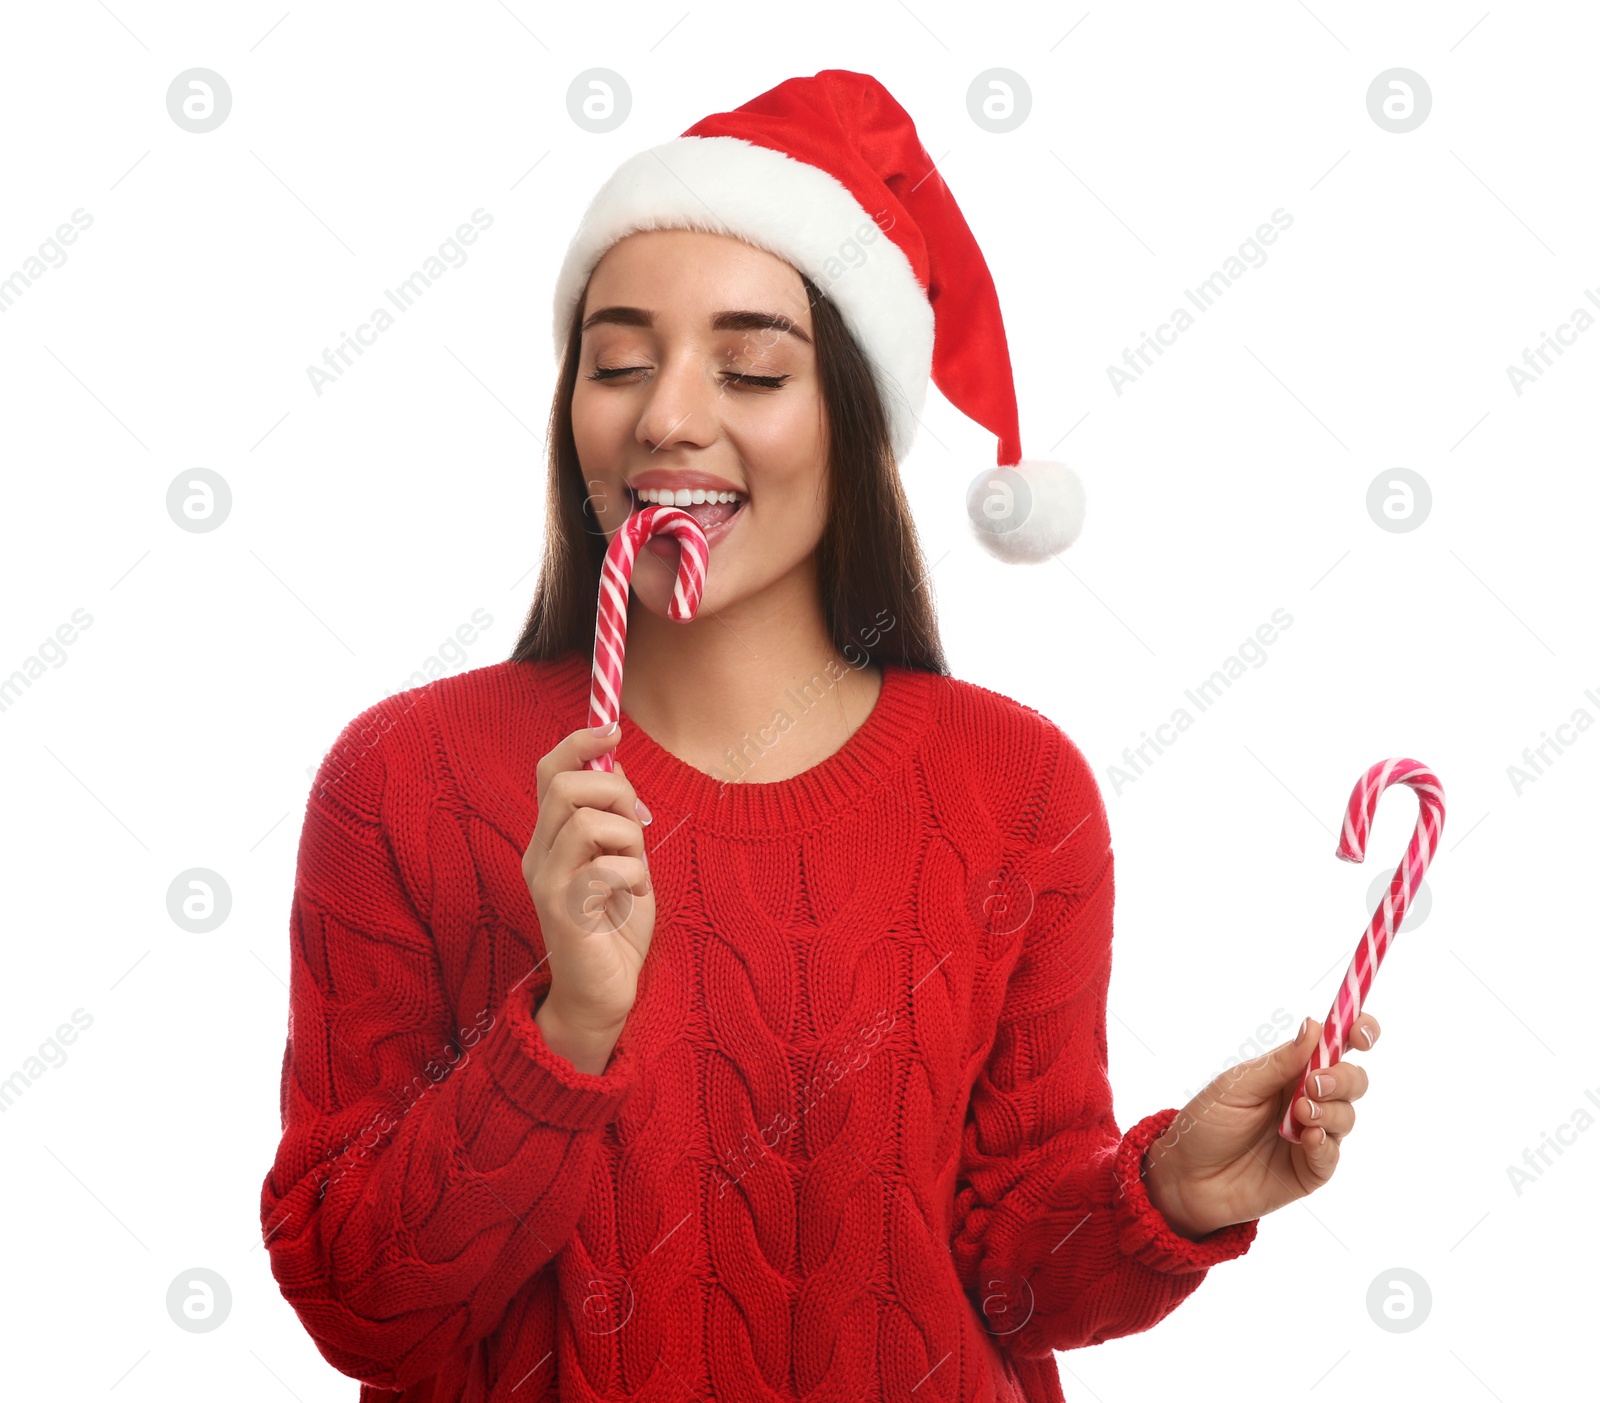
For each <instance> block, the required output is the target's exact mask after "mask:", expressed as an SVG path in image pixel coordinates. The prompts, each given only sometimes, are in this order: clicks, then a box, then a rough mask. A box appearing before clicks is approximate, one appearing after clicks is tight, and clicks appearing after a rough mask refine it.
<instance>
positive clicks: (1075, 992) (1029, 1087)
mask: <svg viewBox="0 0 1600 1403" xmlns="http://www.w3.org/2000/svg"><path fill="white" fill-rule="evenodd" d="M1052 729H1053V730H1054V728H1052ZM1040 770H1041V773H1042V774H1047V775H1049V779H1048V780H1047V782H1046V784H1047V798H1046V801H1045V813H1044V817H1043V820H1042V822H1041V824H1040V832H1039V835H1038V837H1037V839H1036V840H1035V841H1034V843H1033V844H1032V846H1031V847H1030V849H1029V852H1028V853H1027V854H1025V855H1024V857H1023V858H1022V859H1021V862H1020V864H1019V870H1020V872H1021V874H1022V875H1024V876H1025V878H1026V880H1027V881H1028V884H1029V886H1030V887H1031V888H1032V891H1033V896H1034V905H1033V909H1032V912H1031V914H1030V916H1029V918H1028V920H1027V922H1026V924H1025V926H1024V928H1023V931H1022V935H1021V939H1022V948H1021V950H1020V952H1019V955H1018V957H1017V963H1016V965H1015V966H1014V968H1013V970H1012V974H1011V978H1010V982H1009V983H1008V985H1007V989H1006V995H1005V1002H1004V1006H1003V1009H1002V1012H1001V1017H1000V1025H999V1029H998V1032H997V1035H996V1038H995V1042H994V1044H993V1047H992V1050H991V1052H990V1055H989V1058H988V1060H987V1063H986V1065H985V1067H984V1068H983V1070H982V1071H981V1072H980V1074H979V1077H978V1079H977V1082H976V1084H975V1085H974V1088H973V1093H972V1097H971V1101H970V1104H969V1108H968V1115H967V1121H966V1125H965V1127H964V1133H963V1141H962V1151H961V1163H960V1169H959V1171H958V1176H957V1183H956V1190H957V1192H956V1205H955V1233H954V1239H953V1242H952V1248H951V1250H952V1255H953V1257H954V1259H955V1262H956V1267H957V1271H958V1274H959V1275H960V1277H961V1279H962V1282H963V1285H964V1286H965V1288H966V1290H967V1291H968V1293H969V1295H970V1296H971V1297H972V1299H973V1302H974V1305H975V1306H976V1307H977V1309H978V1310H979V1312H980V1316H981V1318H982V1319H983V1321H984V1324H985V1328H986V1329H988V1330H989V1331H990V1332H991V1333H992V1334H993V1335H994V1336H995V1338H996V1342H997V1343H998V1344H1000V1345H1001V1346H1002V1347H1004V1348H1005V1349H1007V1350H1008V1351H1009V1352H1010V1353H1012V1354H1013V1355H1015V1356H1016V1357H1017V1358H1026V1359H1047V1358H1049V1356H1050V1353H1051V1352H1052V1351H1053V1350H1068V1349H1077V1348H1080V1347H1082V1346H1084V1345H1092V1344H1098V1343H1099V1342H1100V1341H1101V1340H1106V1339H1111V1338H1113V1337H1115V1336H1118V1335H1129V1334H1134V1333H1137V1332H1138V1331H1141V1330H1148V1329H1150V1328H1151V1327H1152V1326H1153V1325H1155V1324H1156V1323H1157V1322H1159V1321H1160V1320H1162V1319H1163V1318H1164V1317H1165V1316H1167V1315H1169V1314H1170V1313H1171V1312H1172V1311H1173V1310H1174V1309H1176V1308H1177V1306H1178V1305H1179V1304H1180V1303H1181V1302H1182V1301H1183V1300H1184V1299H1185V1298H1186V1297H1187V1296H1189V1295H1190V1294H1191V1293H1192V1292H1193V1291H1194V1290H1195V1289H1196V1288H1197V1287H1198V1286H1199V1285H1200V1282H1201V1281H1202V1280H1203V1279H1204V1277H1205V1274H1206V1272H1207V1270H1208V1269H1209V1268H1210V1267H1211V1266H1213V1265H1215V1264H1216V1263H1218V1262H1222V1261H1227V1260H1228V1259H1230V1258H1233V1257H1238V1256H1241V1255H1242V1254H1243V1253H1244V1252H1245V1251H1246V1250H1247V1249H1248V1248H1249V1245H1250V1243H1251V1241H1252V1240H1253V1239H1254V1237H1255V1233H1256V1226H1257V1223H1258V1222H1259V1220H1258V1219H1252V1220H1251V1221H1249V1222H1246V1223H1236V1224H1232V1225H1230V1226H1228V1227H1224V1228H1220V1229H1218V1230H1217V1231H1215V1232H1212V1233H1209V1234H1207V1235H1206V1236H1205V1237H1203V1238H1201V1239H1199V1240H1197V1241H1196V1240H1191V1239H1188V1238H1184V1237H1180V1236H1179V1235H1178V1234H1177V1233H1175V1232H1174V1231H1173V1230H1172V1228H1171V1226H1170V1225H1169V1224H1168V1223H1167V1221H1166V1219H1165V1218H1164V1217H1162V1215H1161V1214H1160V1212H1159V1211H1158V1210H1157V1209H1156V1208H1155V1206H1154V1205H1153V1204H1152V1203H1151V1201H1150V1198H1149V1195H1148V1194H1147V1193H1146V1191H1145V1186H1144V1181H1143V1179H1142V1178H1141V1174H1140V1161H1141V1158H1142V1156H1143V1154H1144V1151H1145V1150H1146V1149H1147V1148H1148V1147H1149V1145H1150V1144H1151V1142H1152V1141H1154V1140H1155V1139H1156V1137H1157V1136H1159V1135H1161V1134H1163V1133H1164V1132H1165V1131H1166V1129H1167V1128H1168V1126H1170V1125H1171V1123H1172V1121H1173V1120H1174V1119H1175V1118H1176V1116H1177V1114H1178V1112H1177V1110H1176V1109H1175V1108H1168V1109H1166V1110H1163V1111H1158V1112H1156V1113H1154V1114H1152V1115H1149V1116H1146V1117H1145V1118H1144V1119H1142V1120H1140V1121H1139V1122H1138V1123H1137V1124H1135V1125H1134V1126H1132V1127H1131V1128H1130V1129H1129V1130H1128V1131H1127V1133H1126V1134H1123V1133H1122V1132H1121V1131H1119V1130H1118V1128H1117V1124H1116V1121H1115V1119H1114V1118H1113V1115H1112V1098H1111V1083H1110V1080H1109V1076H1108V1066H1107V1064H1108V1058H1107V1045H1106V992H1107V988H1108V985H1109V982H1110V976H1111V931H1112V895H1113V889H1114V881H1113V859H1112V852H1111V840H1110V829H1109V825H1108V823H1107V819H1106V811H1105V804H1104V801H1103V800H1102V798H1101V795H1100V791H1099V786H1098V785H1097V784H1096V782H1095V778H1094V774H1093V771H1092V770H1091V769H1090V768H1089V766H1088V764H1087V762H1086V761H1085V760H1084V758H1083V756H1082V754H1081V753H1080V752H1079V751H1078V749H1077V748H1076V746H1075V745H1074V744H1073V743H1072V741H1071V740H1069V739H1068V738H1067V737H1066V736H1065V735H1063V734H1062V733H1061V732H1059V731H1058V730H1056V731H1054V737H1053V739H1052V740H1051V741H1050V742H1049V744H1048V745H1047V747H1046V756H1045V760H1044V761H1043V763H1042V764H1041V767H1040Z"/></svg>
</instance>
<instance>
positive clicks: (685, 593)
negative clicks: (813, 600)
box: [588, 503, 711, 774]
mask: <svg viewBox="0 0 1600 1403" xmlns="http://www.w3.org/2000/svg"><path fill="white" fill-rule="evenodd" d="M667 535H670V536H674V537H676V538H677V542H678V578H677V580H676V581H675V583H674V584H673V587H672V600H671V602H670V603H669V604H668V605H667V617H668V618H669V619H675V620H677V622H679V623H688V622H689V620H691V619H692V618H694V616H695V615H696V614H697V613H698V612H699V610H700V597H701V595H702V594H704V593H705V587H706V561H707V559H708V558H709V556H710V554H711V548H710V546H709V545H708V544H707V542H706V534H705V532H704V531H703V530H702V529H701V527H700V523H699V522H698V521H696V520H695V519H694V518H693V517H692V516H690V515H689V513H688V512H686V511H682V510H680V509H679V508H677V507H669V506H663V505H660V504H657V503H652V504H650V505H647V506H644V507H641V508H640V509H639V510H638V511H636V512H634V513H633V514H632V515H630V516H629V517H628V519H627V520H626V521H625V522H623V523H622V525H621V526H619V527H618V528H617V531H616V534H615V535H613V536H612V538H611V544H610V545H609V546H607V547H606V559H605V564H604V565H603V566H601V568H600V601H599V604H598V605H597V606H596V609H595V621H594V677H593V681H592V682H591V683H590V686H589V724H590V725H591V726H605V725H609V724H610V723H611V722H612V721H617V720H620V719H621V716H622V660H623V654H624V652H625V650H626V646H627V641H628V590H629V588H630V586H631V585H632V583H633V567H634V562H635V561H637V560H638V558H639V550H640V548H641V547H642V546H643V545H644V543H645V542H646V541H647V540H649V539H650V537H652V536H667ZM615 750H616V747H615V746H612V748H611V749H610V750H608V751H606V753H605V754H604V755H596V756H595V757H594V758H593V759H592V760H590V761H589V762H588V766H589V768H590V769H591V770H604V771H606V773H608V774H609V773H610V772H611V763H612V762H611V757H612V755H613V753H614V752H615Z"/></svg>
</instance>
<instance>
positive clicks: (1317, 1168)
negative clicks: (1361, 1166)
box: [1300, 1126, 1339, 1179]
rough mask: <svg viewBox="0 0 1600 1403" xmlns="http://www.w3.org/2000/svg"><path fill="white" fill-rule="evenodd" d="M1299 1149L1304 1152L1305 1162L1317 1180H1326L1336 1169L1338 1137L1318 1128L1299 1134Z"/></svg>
mask: <svg viewBox="0 0 1600 1403" xmlns="http://www.w3.org/2000/svg"><path fill="white" fill-rule="evenodd" d="M1300 1148H1301V1149H1303V1150H1304V1151H1305V1152H1306V1161H1307V1163H1308V1164H1309V1165H1310V1166H1311V1171H1312V1173H1314V1174H1315V1175H1317V1177H1318V1178H1320V1179H1326V1178H1328V1177H1329V1176H1330V1175H1331V1174H1332V1173H1333V1171H1334V1169H1335V1168H1337V1167H1338V1164H1339V1137H1338V1136H1337V1135H1329V1134H1328V1132H1327V1131H1326V1130H1324V1129H1322V1128H1321V1127H1320V1126H1319V1127H1317V1128H1315V1129H1312V1130H1306V1131H1303V1132H1302V1133H1301V1135H1300Z"/></svg>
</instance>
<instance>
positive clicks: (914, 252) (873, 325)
mask: <svg viewBox="0 0 1600 1403" xmlns="http://www.w3.org/2000/svg"><path fill="white" fill-rule="evenodd" d="M644 229H701V230H705V231H707V232H710V233H717V234H729V235H732V236H734V237H736V238H739V239H743V240H744V241H745V242H746V243H750V244H753V245H755V246H756V247H758V248H764V249H766V250H768V251H769V252H771V253H774V254H776V255H777V256H778V257H780V258H782V259H784V260H785V261H786V262H788V263H790V264H792V265H793V266H794V267H795V268H797V269H799V270H800V271H801V272H802V273H804V274H805V275H806V276H807V277H808V278H810V279H811V281H812V282H813V283H815V284H816V285H817V287H818V288H819V289H820V290H821V291H822V293H823V294H824V295H825V296H826V297H827V298H828V299H829V300H830V301H831V302H832V303H833V304H834V305H835V306H836V307H837V308H838V309H839V312H840V314H841V316H842V317H843V319H844V322H845V324H846V325H847V326H848V327H849V329H850V332H851V334H852V335H853V336H854V337H855V340H856V343H857V344H858V345H859V346H860V348H861V350H862V352H863V353H864V354H865V356H866V357H867V359H868V361H869V362H870V363H871V364H872V367H873V372H874V376H875V378H876V380H877V384H878V388H879V392H880V394H881V395H882V397H883V404H884V409H885V411H886V413H887V415H888V418H889V425H890V431H891V439H892V442H893V445H894V451H895V456H896V458H897V459H898V460H901V461H904V459H905V457H906V455H907V454H908V453H909V451H910V448H911V445H912V442H913V440H914V439H915V437H916V428H917V422H918V420H917V416H918V413H919V412H920V411H921V409H922V407H923V403H924V401H925V399H926V396H927V382H928V379H929V376H930V375H931V376H932V379H933V382H934V384H936V385H937V386H938V387H939V391H940V393H941V394H943V395H944V397H945V398H946V399H947V400H949V401H950V403H951V404H953V405H954V406H955V407H956V408H957V409H959V410H960V411H961V412H962V413H963V414H965V415H966V416H967V417H968V418H970V419H972V420H974V421H976V422H977V423H979V424H981V425H983V427H984V428H986V429H988V430H989V432H990V433H992V434H994V435H995V437H996V438H997V439H998V440H999V443H998V448H997V451H996V454H995V460H996V464H997V467H996V469H994V470H990V471H988V472H985V473H983V474H981V475H980V476H979V477H978V478H977V479H976V480H975V481H974V482H973V484H972V486H971V488H970V489H969V492H968V515H969V519H970V520H971V522H972V526H973V534H974V535H975V536H976V538H977V539H978V540H979V541H980V542H981V543H982V544H983V545H984V547H985V548H986V549H987V550H989V551H990V552H991V553H992V554H993V555H995V556H997V557H998V558H1000V559H1002V560H1006V561H1010V562H1022V561H1030V562H1031V561H1038V560H1044V559H1047V558H1049V556H1051V555H1052V554H1054V553H1055V552H1056V551H1059V550H1063V549H1065V548H1066V547H1067V546H1069V545H1071V544H1072V542H1073V541H1074V540H1076V539H1077V537H1078V533H1079V531H1080V530H1081V529H1082V526H1083V513H1084V495H1083V486H1082V483H1081V482H1080V481H1079V479H1078V477H1077V474H1076V473H1074V472H1073V471H1072V469H1071V468H1069V467H1067V465H1066V464H1064V463H1053V462H1044V461H1041V460H1037V459H1035V460H1024V459H1023V457H1022V443H1021V437H1020V434H1019V431H1018V427H1017V398H1016V389H1015V387H1014V385H1013V384H1012V379H1011V356H1010V352H1009V350H1008V349H1007V346H1006V332H1005V325H1004V323H1003V322H1002V320H1001V317H1000V300H999V297H998V296H997V294H996V292H995V286H994V279H993V278H992V277H991V276H990V274H989V267H988V265H987V264H986V263H985V262H984V259H983V251H982V250H981V249H980V248H979V247H978V244H977V241H976V240H975V239H974V238H973V237H972V231H971V229H969V228H968V227H967V221H966V220H965V218H963V216H962V214H961V210H960V208H959V207H958V206H957V204H956V201H955V196H954V195H952V194H951V193H950V188H949V186H947V185H946V184H945V182H944V179H943V177H942V176H941V175H940V174H939V172H938V171H937V170H936V169H935V168H934V164H933V160H932V158H931V157H930V156H929V155H928V153H927V152H926V151H925V150H924V149H923V147H922V143H921V142H920V141H919V140H918V138H917V132H916V128H915V126H914V125H913V124H912V121H911V118H910V116H909V115H908V114H907V113H906V111H905V109H904V108H903V107H901V106H900V104H899V103H898V102H896V101H895V100H894V98H893V97H892V96H891V95H890V94H889V91H888V90H887V89H886V88H885V87H884V86H883V84H881V83H880V82H878V80H877V79H876V78H873V77H872V76H871V75H870V74H866V73H852V72H849V71H848V70H845V69H839V68H830V69H825V70H823V71H822V72H821V73H818V74H816V75H815V76H814V77H810V78H790V79H787V80H786V81H785V82H782V83H780V84H778V86H777V87H775V88H772V89H770V90H769V91H767V92H765V93H762V94H761V96H759V97H756V98H753V99H751V100H750V101H749V102H747V103H745V104H744V105H743V106H742V107H738V108H735V109H734V110H733V111H731V112H719V113H716V114H714V115H712V116H710V117H706V118H704V119H702V120H701V121H699V122H696V123H695V124H694V125H693V126H692V127H690V128H689V129H688V130H687V131H686V132H684V134H683V135H682V136H680V137H678V138H677V139H676V140H674V141H669V142H667V143H665V144H664V145H661V146H656V147H653V148H651V149H649V150H646V151H641V152H640V153H639V154H638V155H636V156H633V157H631V158H630V159H629V160H627V161H625V162H624V163H623V164H622V165H621V166H619V167H618V168H617V170H616V171H615V172H614V173H613V174H612V176H611V177H610V179H609V180H607V181H606V183H605V184H604V185H603V186H602V187H601V188H600V190H599V192H598V193H597V194H596V195H595V197H594V199H593V201H592V202H591V203H590V205H589V208H588V210H587V211H586V212H585V214H584V216H583V220H582V222H581V223H580V225H579V227H578V231H577V233H576V234H575V235H574V237H573V240H572V243H571V245H570V246H569V247H568V249H567V253H566V256H565V259H564V260H563V263H562V266H561V271H560V274H559V276H558V279H557V282H556V293H555V345H556V355H557V357H560V356H561V355H562V354H563V352H564V351H565V345H566V336H567V331H568V329H569V327H570V326H571V319H572V316H573V314H574V313H575V312H576V310H577V306H578V301H579V299H580V298H581V297H582V295H583V289H584V286H585V284H586V283H587V282H588V279H589V274H590V273H591V272H593V270H594V267H595V265H596V264H597V263H598V262H599V261H600V259H601V257H602V256H603V255H604V254H605V252H606V250H607V249H609V248H610V247H611V245H612V244H614V243H616V242H617V240H619V239H621V238H624V237H626V236H627V235H628V234H632V233H635V232H638V231H640V230H644Z"/></svg>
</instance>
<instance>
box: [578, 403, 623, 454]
mask: <svg viewBox="0 0 1600 1403" xmlns="http://www.w3.org/2000/svg"><path fill="white" fill-rule="evenodd" d="M622 399H623V397H622V396H621V395H605V394H594V393H593V392H592V391H586V390H585V389H584V388H583V387H582V386H581V385H580V386H579V387H578V388H577V389H575V390H574V391H573V392H572V438H573V442H574V443H576V444H577V447H578V457H579V458H580V459H584V460H587V459H588V458H589V457H590V456H591V455H593V454H595V453H599V452H607V451H609V450H611V449H612V448H614V447H615V446H616V445H617V444H619V443H622V442H625V441H626V439H627V437H628V435H629V434H630V433H631V432H632V420H631V419H630V418H629V417H628V415H627V413H626V409H625V406H624V405H623V404H622Z"/></svg>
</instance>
